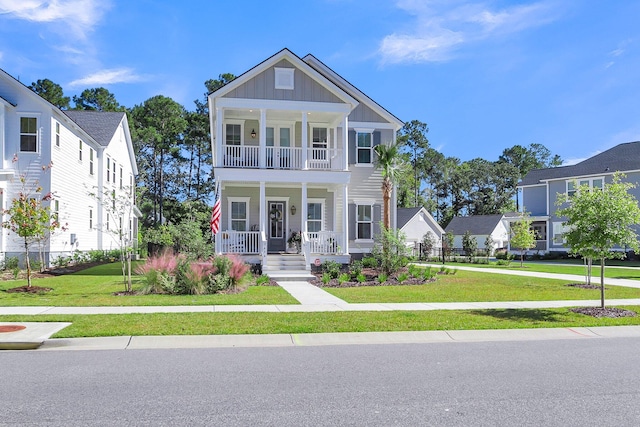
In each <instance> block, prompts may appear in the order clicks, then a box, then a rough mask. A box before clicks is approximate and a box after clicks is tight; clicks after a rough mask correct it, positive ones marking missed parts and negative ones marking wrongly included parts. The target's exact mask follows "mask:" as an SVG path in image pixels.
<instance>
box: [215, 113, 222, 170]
mask: <svg viewBox="0 0 640 427" xmlns="http://www.w3.org/2000/svg"><path fill="white" fill-rule="evenodd" d="M223 120H224V110H223V109H222V108H216V139H215V142H216V153H217V155H216V163H217V164H216V166H223V165H224V156H223V155H222V122H223Z"/></svg>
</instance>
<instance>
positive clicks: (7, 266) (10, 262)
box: [3, 256, 20, 271]
mask: <svg viewBox="0 0 640 427" xmlns="http://www.w3.org/2000/svg"><path fill="white" fill-rule="evenodd" d="M19 266H20V260H19V259H18V257H17V256H12V257H9V258H7V259H5V260H4V268H3V270H11V271H13V269H14V268H18V267H19Z"/></svg>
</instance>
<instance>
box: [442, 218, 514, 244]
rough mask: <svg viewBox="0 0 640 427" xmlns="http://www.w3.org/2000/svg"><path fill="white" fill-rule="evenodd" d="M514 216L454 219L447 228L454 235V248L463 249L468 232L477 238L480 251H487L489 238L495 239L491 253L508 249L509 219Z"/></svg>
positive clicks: (447, 231) (446, 230)
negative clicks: (463, 242) (500, 249)
mask: <svg viewBox="0 0 640 427" xmlns="http://www.w3.org/2000/svg"><path fill="white" fill-rule="evenodd" d="M513 216H514V214H511V213H509V214H496V215H473V216H456V217H453V219H452V220H451V222H450V223H449V225H447V227H446V228H445V230H444V231H445V232H446V233H451V234H453V247H454V248H462V237H463V236H464V234H465V233H466V232H467V231H468V232H469V233H470V234H471V236H472V237H475V238H476V241H477V243H478V249H485V242H486V240H487V236H491V238H492V239H493V245H492V248H491V251H492V252H493V251H494V250H495V249H498V248H504V247H507V245H508V243H509V218H511V217H513Z"/></svg>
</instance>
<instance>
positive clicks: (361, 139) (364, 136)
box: [356, 132, 373, 164]
mask: <svg viewBox="0 0 640 427" xmlns="http://www.w3.org/2000/svg"><path fill="white" fill-rule="evenodd" d="M356 140H357V147H356V150H357V155H356V159H357V163H361V164H371V163H372V160H373V155H372V151H373V135H372V134H371V132H358V134H357V138H356Z"/></svg>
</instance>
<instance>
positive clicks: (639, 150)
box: [519, 141, 640, 185]
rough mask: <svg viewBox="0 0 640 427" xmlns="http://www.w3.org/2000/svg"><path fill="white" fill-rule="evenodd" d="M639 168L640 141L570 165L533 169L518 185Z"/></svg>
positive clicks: (628, 143)
mask: <svg viewBox="0 0 640 427" xmlns="http://www.w3.org/2000/svg"><path fill="white" fill-rule="evenodd" d="M632 170H640V141H635V142H627V143H624V144H620V145H616V146H615V147H613V148H610V149H608V150H606V151H603V152H602V153H600V154H597V155H595V156H593V157H590V158H588V159H586V160H583V161H581V162H580V163H576V164H575V165H571V166H562V167H559V168H548V169H533V170H532V171H530V172H529V173H528V174H527V175H526V176H525V177H524V178H522V181H520V183H519V185H535V184H540V183H541V181H542V180H547V179H559V178H571V177H576V176H585V175H596V174H605V173H613V172H616V171H622V172H624V171H632Z"/></svg>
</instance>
